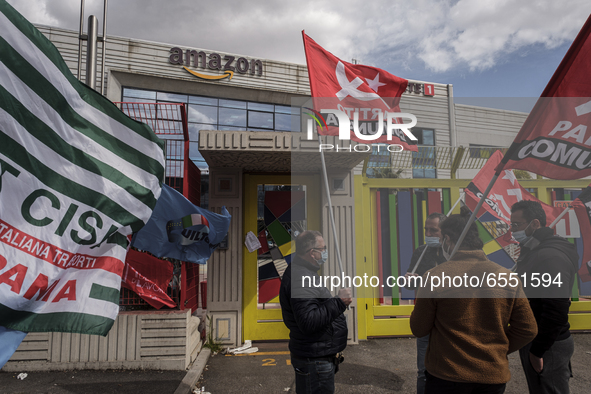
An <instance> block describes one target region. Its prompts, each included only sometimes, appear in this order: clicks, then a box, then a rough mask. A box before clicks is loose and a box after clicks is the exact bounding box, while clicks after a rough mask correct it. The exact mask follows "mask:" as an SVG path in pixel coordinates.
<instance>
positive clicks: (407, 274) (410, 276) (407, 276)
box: [404, 272, 421, 279]
mask: <svg viewBox="0 0 591 394" xmlns="http://www.w3.org/2000/svg"><path fill="white" fill-rule="evenodd" d="M413 276H421V275H419V274H412V273H410V272H407V273H406V274H404V277H405V278H406V279H408V278H412V277H413Z"/></svg>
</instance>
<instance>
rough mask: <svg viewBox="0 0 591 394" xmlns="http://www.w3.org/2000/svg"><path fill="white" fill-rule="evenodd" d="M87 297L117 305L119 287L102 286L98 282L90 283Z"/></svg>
mask: <svg viewBox="0 0 591 394" xmlns="http://www.w3.org/2000/svg"><path fill="white" fill-rule="evenodd" d="M88 297H89V298H94V299H96V300H102V301H108V302H112V303H113V304H116V305H119V289H114V288H112V287H107V286H102V285H99V284H98V283H93V284H92V287H91V288H90V294H89V295H88Z"/></svg>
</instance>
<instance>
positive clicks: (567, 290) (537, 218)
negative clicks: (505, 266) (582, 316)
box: [511, 201, 579, 394]
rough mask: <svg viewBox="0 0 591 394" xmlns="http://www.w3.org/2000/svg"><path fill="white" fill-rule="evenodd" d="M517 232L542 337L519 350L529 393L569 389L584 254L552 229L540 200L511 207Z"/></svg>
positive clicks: (521, 268)
mask: <svg viewBox="0 0 591 394" xmlns="http://www.w3.org/2000/svg"><path fill="white" fill-rule="evenodd" d="M511 230H512V232H513V237H514V238H515V239H516V240H517V241H518V242H519V244H520V247H521V253H520V256H519V259H518V260H517V268H516V272H517V274H518V276H519V278H520V280H521V282H522V284H523V289H524V290H525V294H526V296H527V298H528V299H529V302H530V306H531V309H532V311H533V313H534V316H535V318H536V322H537V324H538V335H537V336H536V337H535V338H534V340H533V341H532V342H531V343H530V344H528V345H526V346H524V347H523V348H522V349H521V350H520V351H519V355H520V357H521V364H522V366H523V370H524V372H525V377H526V379H527V385H528V387H529V392H530V393H536V394H540V393H541V394H545V393H568V392H569V385H568V381H569V379H570V377H571V376H572V375H571V368H570V358H571V356H572V354H573V352H574V341H573V338H572V337H571V335H570V331H569V329H570V324H569V322H568V311H569V307H570V297H571V292H572V288H573V284H574V281H575V273H576V271H577V267H578V261H579V256H578V254H577V251H576V248H575V246H574V245H573V244H571V243H570V242H568V241H567V240H566V239H564V238H561V237H559V236H556V235H554V230H553V229H551V228H549V227H546V213H545V212H544V209H543V208H542V206H541V205H540V203H539V202H537V201H520V202H518V203H515V204H514V205H513V206H512V207H511Z"/></svg>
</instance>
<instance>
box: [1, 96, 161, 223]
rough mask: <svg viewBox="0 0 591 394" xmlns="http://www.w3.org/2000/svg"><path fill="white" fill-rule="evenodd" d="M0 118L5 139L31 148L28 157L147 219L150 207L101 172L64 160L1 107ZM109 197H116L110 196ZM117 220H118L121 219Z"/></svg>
mask: <svg viewBox="0 0 591 394" xmlns="http://www.w3.org/2000/svg"><path fill="white" fill-rule="evenodd" d="M0 120H1V122H0V125H1V127H2V128H3V130H7V133H6V134H7V136H8V138H12V139H13V140H14V141H15V142H16V143H18V144H19V145H20V146H21V147H26V148H24V149H27V152H28V150H29V149H30V150H32V151H33V152H34V154H33V155H31V154H29V153H27V154H29V156H37V157H40V158H42V160H41V162H43V163H44V164H45V165H46V166H47V167H49V168H51V169H52V170H53V171H54V172H55V173H56V174H58V175H59V176H61V177H63V178H67V179H69V180H70V181H72V182H74V183H76V184H77V185H79V186H81V187H83V188H87V189H90V190H95V191H97V190H96V189H97V187H98V188H99V189H98V192H100V194H101V195H104V196H109V197H108V198H110V199H112V200H113V202H114V203H116V204H118V205H119V206H121V207H122V208H123V209H125V210H126V211H128V212H129V213H130V214H131V215H134V216H135V217H137V218H140V219H142V220H145V221H147V218H148V217H149V216H150V215H151V212H152V208H150V207H148V206H147V205H145V204H143V203H141V202H140V201H141V200H139V199H138V198H136V197H135V196H133V195H131V194H129V193H127V192H126V191H125V190H124V189H121V187H119V186H117V185H115V184H113V183H112V182H110V181H109V180H107V179H106V178H104V177H103V176H101V175H96V174H92V173H89V172H86V171H84V170H83V169H81V168H80V167H78V166H76V165H75V164H73V163H70V162H68V161H66V160H65V159H64V158H63V157H61V156H59V155H58V154H57V153H56V152H54V151H52V150H50V149H49V148H47V147H46V146H45V145H43V144H41V143H39V142H38V141H35V140H34V138H33V137H32V136H31V135H30V134H29V133H27V130H26V129H24V128H23V127H22V126H21V125H20V124H19V123H17V121H16V120H15V119H14V118H12V117H11V116H10V115H9V114H8V113H6V112H5V111H4V110H3V109H2V108H1V107H0ZM33 175H34V176H35V177H37V178H38V179H39V180H40V181H41V182H44V183H46V184H47V182H46V180H45V177H46V176H48V175H47V174H44V173H33ZM49 176H51V175H49ZM48 180H49V179H48ZM66 190H67V189H66ZM68 192H69V193H74V194H67V195H68V196H70V197H71V198H73V199H76V200H79V201H80V199H79V196H77V195H76V194H75V192H76V191H75V190H72V191H70V190H68ZM112 196H115V197H114V198H111V197H112ZM117 222H118V223H121V222H120V221H117Z"/></svg>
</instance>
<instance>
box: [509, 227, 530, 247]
mask: <svg viewBox="0 0 591 394" xmlns="http://www.w3.org/2000/svg"><path fill="white" fill-rule="evenodd" d="M530 224H531V222H529V224H528V225H527V227H526V228H525V230H527V228H528V227H529V225H530ZM525 230H520V231H514V232H513V238H515V240H516V241H517V242H519V243H520V244H523V243H525V242H526V241H527V240H528V239H529V238H530V237H531V236H529V237H528V236H527V235H526V234H525Z"/></svg>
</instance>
